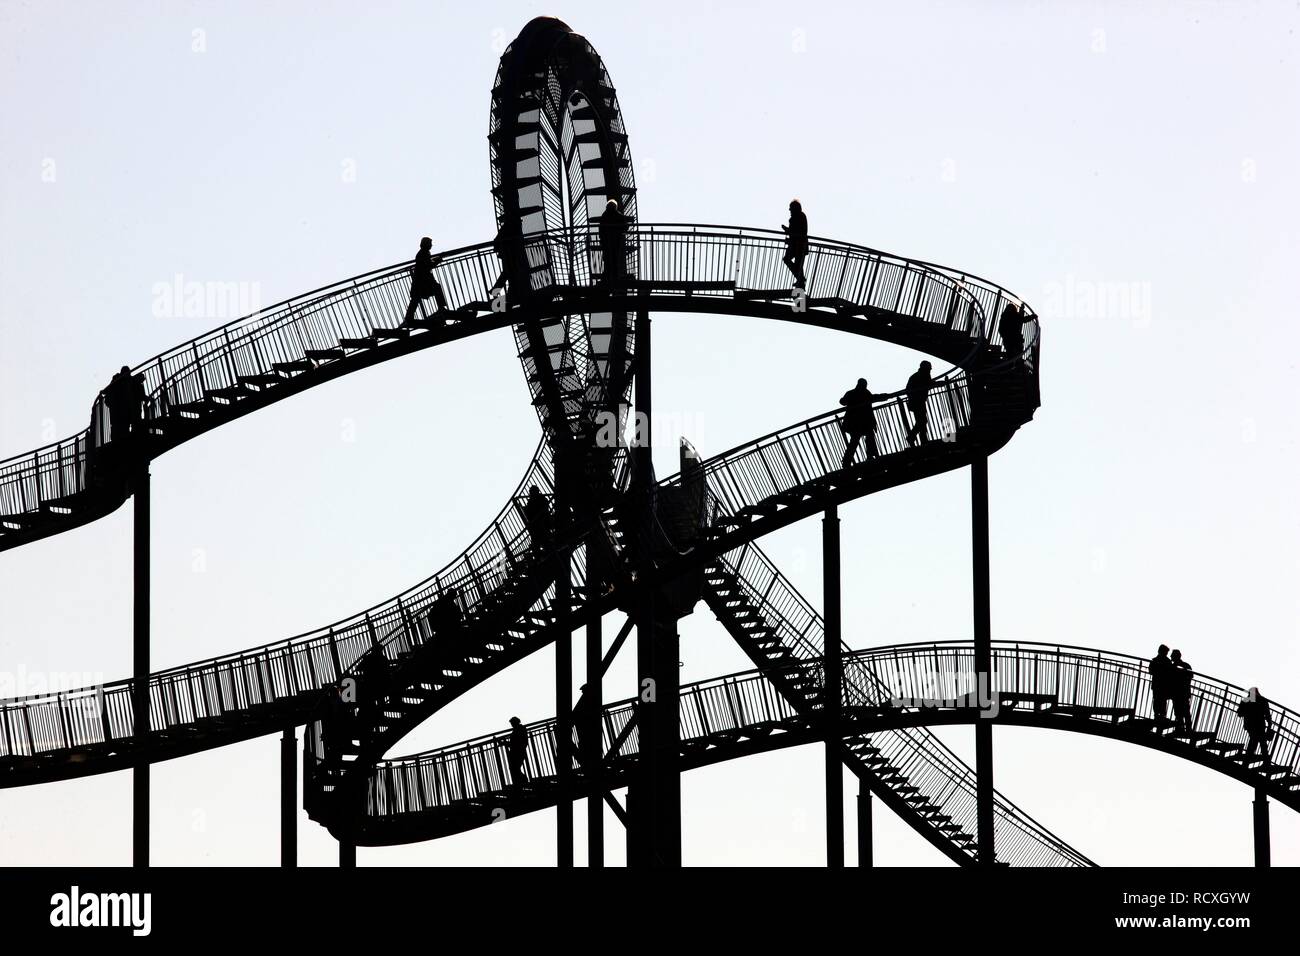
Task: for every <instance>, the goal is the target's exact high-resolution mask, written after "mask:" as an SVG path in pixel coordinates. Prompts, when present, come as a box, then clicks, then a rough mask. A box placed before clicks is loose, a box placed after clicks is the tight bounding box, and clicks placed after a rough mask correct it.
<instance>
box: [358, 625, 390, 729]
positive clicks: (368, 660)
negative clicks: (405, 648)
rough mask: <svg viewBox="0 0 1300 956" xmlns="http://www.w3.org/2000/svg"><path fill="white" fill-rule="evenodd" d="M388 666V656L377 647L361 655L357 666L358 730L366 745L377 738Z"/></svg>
mask: <svg viewBox="0 0 1300 956" xmlns="http://www.w3.org/2000/svg"><path fill="white" fill-rule="evenodd" d="M388 668H389V664H388V658H386V657H384V655H383V653H382V652H381V651H380V650H379V649H378V648H375V649H374V650H372V651H371V652H370V653H369V654H366V655H365V656H364V657H362V658H361V661H360V663H359V665H358V667H357V676H358V677H359V678H360V679H361V680H360V684H361V687H360V689H359V690H358V693H357V723H358V724H359V725H360V726H359V727H358V731H359V732H360V734H361V735H362V736H363V737H364V739H365V741H366V743H367V745H368V746H374V745H375V743H376V741H377V739H378V731H379V723H380V719H381V717H382V716H383V712H384V710H383V701H384V685H385V682H386V681H385V678H386V677H387V676H388Z"/></svg>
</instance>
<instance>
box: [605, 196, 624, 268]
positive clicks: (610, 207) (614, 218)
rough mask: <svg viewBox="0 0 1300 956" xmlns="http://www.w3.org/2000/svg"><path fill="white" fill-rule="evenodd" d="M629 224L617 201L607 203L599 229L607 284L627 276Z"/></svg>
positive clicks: (612, 200)
mask: <svg viewBox="0 0 1300 956" xmlns="http://www.w3.org/2000/svg"><path fill="white" fill-rule="evenodd" d="M627 223H628V219H627V216H625V215H623V213H622V211H621V210H620V209H619V208H618V200H617V199H611V200H610V201H609V202H607V203H605V211H604V212H603V213H601V214H600V224H599V227H598V228H599V231H600V252H601V258H602V259H603V260H604V267H605V282H606V283H614V282H617V281H618V280H620V279H622V278H623V277H624V276H625V275H626V274H627Z"/></svg>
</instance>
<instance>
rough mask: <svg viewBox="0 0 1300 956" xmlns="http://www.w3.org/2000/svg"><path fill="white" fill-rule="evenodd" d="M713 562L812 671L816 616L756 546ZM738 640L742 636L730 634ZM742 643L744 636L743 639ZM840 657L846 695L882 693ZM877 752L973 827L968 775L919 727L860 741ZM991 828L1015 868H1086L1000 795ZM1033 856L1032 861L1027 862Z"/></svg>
mask: <svg viewBox="0 0 1300 956" xmlns="http://www.w3.org/2000/svg"><path fill="white" fill-rule="evenodd" d="M717 567H718V568H720V569H721V570H722V571H723V573H725V574H727V575H729V576H730V578H731V579H732V580H733V581H734V582H735V583H736V585H737V586H739V587H740V589H741V591H742V592H743V593H744V595H745V597H746V598H747V599H748V600H749V602H750V604H751V605H752V606H753V607H754V608H755V609H756V610H757V612H758V613H759V615H760V616H761V619H762V621H763V624H764V626H765V627H766V628H768V629H769V630H770V631H771V633H772V635H773V636H775V637H776V638H777V639H778V640H779V641H780V643H781V646H783V647H785V648H786V649H787V650H789V651H790V652H791V653H792V654H793V655H794V657H795V658H796V659H798V660H799V661H802V662H805V663H807V664H808V666H809V667H811V668H812V669H813V670H814V671H816V670H817V668H818V667H819V666H820V663H821V661H822V660H823V648H824V646H825V630H824V625H823V621H822V617H821V615H820V614H819V613H818V612H817V611H816V609H815V608H813V606H812V605H811V604H809V603H808V601H807V600H806V599H805V598H804V596H803V595H802V594H800V593H799V591H798V590H797V589H796V588H795V587H794V585H793V584H792V583H791V582H790V581H789V580H788V579H787V578H786V577H785V575H783V574H782V573H781V572H780V570H779V569H778V568H777V567H776V565H775V564H773V563H772V561H771V560H770V559H769V558H768V557H767V555H766V554H764V553H763V551H762V549H761V548H759V546H758V545H757V544H756V543H749V544H746V545H744V546H742V547H740V548H737V549H736V550H734V551H731V552H728V553H727V554H724V555H721V556H720V557H719V558H718V561H717ZM737 639H738V640H742V637H741V636H738V637H737ZM742 643H743V641H742ZM842 646H843V648H844V654H845V655H846V660H845V664H844V668H843V671H844V673H843V683H844V686H845V697H846V699H865V698H867V697H868V696H872V695H873V694H874V695H875V696H888V694H887V691H888V689H887V688H886V687H885V686H884V685H882V684H880V683H879V682H878V681H877V679H876V676H875V675H874V674H873V673H872V672H871V671H870V669H868V668H865V667H862V666H860V664H859V662H858V661H857V659H856V658H855V657H853V656H852V655H853V651H852V648H850V647H849V645H848V644H847V643H843V644H842ZM860 739H861V740H863V741H865V742H866V743H867V744H868V745H869V746H872V747H875V748H877V749H879V750H880V752H881V754H882V755H883V756H884V757H885V758H886V759H887V760H888V761H889V764H890V765H891V766H893V767H895V768H898V769H899V770H900V771H901V772H902V773H903V775H904V776H905V777H906V778H907V780H908V782H909V783H911V784H913V785H915V786H917V787H919V788H920V792H921V793H923V794H925V795H926V796H927V798H929V800H930V802H931V803H933V804H935V805H937V806H938V807H939V808H940V809H941V811H942V812H943V813H944V814H946V815H947V816H948V817H950V818H951V819H952V821H953V822H954V823H956V824H958V825H959V826H960V827H961V828H962V830H963V831H965V832H967V833H974V832H976V829H977V822H976V815H977V797H976V780H975V772H974V770H973V769H971V767H969V766H968V765H967V764H966V763H965V762H963V761H962V760H961V759H960V758H959V757H958V756H957V755H956V754H954V753H953V752H952V751H951V750H950V749H949V748H948V747H947V746H946V745H945V744H944V743H943V741H941V740H940V739H939V738H938V737H936V736H935V735H934V734H933V733H932V732H931V731H929V730H928V729H927V728H924V727H907V728H899V729H894V730H881V731H876V732H873V733H871V734H870V735H869V736H867V735H864V736H862V737H861V738H860ZM994 801H995V803H994V827H995V831H996V833H997V838H996V840H995V841H994V842H995V845H996V846H997V847H998V857H999V859H1002V860H1005V861H1008V862H1014V863H1015V865H1026V866H1039V865H1049V863H1059V862H1070V863H1075V864H1080V865H1088V863H1089V861H1087V860H1086V859H1085V858H1084V857H1082V856H1081V855H1080V854H1079V853H1078V852H1077V851H1076V850H1074V848H1073V847H1070V846H1068V845H1067V844H1065V843H1063V842H1062V841H1061V840H1060V839H1059V838H1058V837H1056V836H1055V835H1054V834H1053V833H1051V832H1050V831H1049V830H1047V829H1046V828H1044V827H1043V826H1041V825H1040V824H1039V823H1038V822H1037V821H1036V820H1034V819H1033V818H1032V817H1029V816H1028V815H1027V814H1025V813H1024V811H1022V810H1021V809H1020V808H1019V807H1017V806H1016V805H1015V804H1013V803H1011V802H1010V801H1009V800H1007V799H1006V797H1005V796H1003V795H1002V794H1001V793H995V794H994ZM1030 861H1032V862H1030Z"/></svg>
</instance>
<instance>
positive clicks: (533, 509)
mask: <svg viewBox="0 0 1300 956" xmlns="http://www.w3.org/2000/svg"><path fill="white" fill-rule="evenodd" d="M519 511H520V513H521V514H522V515H523V516H524V527H525V528H527V529H528V540H529V543H530V545H531V546H532V548H533V550H534V551H543V550H545V548H546V547H547V545H548V544H549V543H550V540H551V505H550V502H548V501H547V500H546V495H544V494H542V489H540V488H538V487H537V486H536V485H529V486H528V497H527V498H525V499H524V503H523V504H522V505H520V506H519Z"/></svg>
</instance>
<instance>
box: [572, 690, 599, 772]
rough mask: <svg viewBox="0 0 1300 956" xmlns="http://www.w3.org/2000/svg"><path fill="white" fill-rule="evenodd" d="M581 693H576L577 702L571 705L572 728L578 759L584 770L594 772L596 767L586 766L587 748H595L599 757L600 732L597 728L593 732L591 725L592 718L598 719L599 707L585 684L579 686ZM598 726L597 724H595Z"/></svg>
mask: <svg viewBox="0 0 1300 956" xmlns="http://www.w3.org/2000/svg"><path fill="white" fill-rule="evenodd" d="M581 690H582V693H581V694H579V695H578V703H577V704H575V705H574V707H573V729H574V730H575V731H577V734H578V761H579V763H581V765H582V767H583V769H584V770H586V771H588V772H590V773H595V772H596V770H597V767H588V766H587V750H588V748H592V749H595V750H596V753H597V758H596V759H598V760H599V759H600V751H599V749H598V748H599V747H600V746H601V744H602V743H603V741H602V740H601V734H600V733H599V731H598V730H597V731H596V732H595V733H593V732H592V731H593V729H595V728H593V727H592V726H591V724H592V721H593V720H597V721H598V720H599V718H600V708H599V707H598V706H597V705H596V699H595V698H594V697H593V696H592V695H591V694H589V693H588V692H587V685H586V684H583V685H582V687H581ZM597 726H599V725H597Z"/></svg>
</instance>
